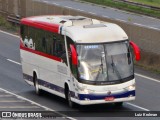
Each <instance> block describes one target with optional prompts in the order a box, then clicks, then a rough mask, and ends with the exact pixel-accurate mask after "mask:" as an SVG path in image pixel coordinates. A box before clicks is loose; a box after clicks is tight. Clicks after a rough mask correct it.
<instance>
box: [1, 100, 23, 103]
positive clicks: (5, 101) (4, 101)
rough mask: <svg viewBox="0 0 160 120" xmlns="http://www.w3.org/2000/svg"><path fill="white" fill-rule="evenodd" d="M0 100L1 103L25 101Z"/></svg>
mask: <svg viewBox="0 0 160 120" xmlns="http://www.w3.org/2000/svg"><path fill="white" fill-rule="evenodd" d="M0 102H3V103H12V102H13V103H16V102H17V103H18V102H25V101H22V100H0Z"/></svg>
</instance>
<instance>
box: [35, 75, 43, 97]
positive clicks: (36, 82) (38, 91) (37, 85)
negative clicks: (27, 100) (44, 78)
mask: <svg viewBox="0 0 160 120" xmlns="http://www.w3.org/2000/svg"><path fill="white" fill-rule="evenodd" d="M34 86H35V91H36V94H37V95H41V90H40V89H39V84H38V79H37V75H34Z"/></svg>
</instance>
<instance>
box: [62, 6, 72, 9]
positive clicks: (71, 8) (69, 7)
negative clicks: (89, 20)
mask: <svg viewBox="0 0 160 120" xmlns="http://www.w3.org/2000/svg"><path fill="white" fill-rule="evenodd" d="M64 7H66V8H69V9H73V8H72V7H69V6H64Z"/></svg>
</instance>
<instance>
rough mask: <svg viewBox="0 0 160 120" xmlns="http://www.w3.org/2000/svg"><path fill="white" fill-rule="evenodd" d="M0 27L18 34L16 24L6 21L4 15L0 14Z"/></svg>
mask: <svg viewBox="0 0 160 120" xmlns="http://www.w3.org/2000/svg"><path fill="white" fill-rule="evenodd" d="M0 29H2V30H5V31H8V32H12V33H14V34H18V31H19V27H18V26H17V25H14V24H11V23H10V22H8V21H7V20H6V19H5V17H3V16H1V15H0Z"/></svg>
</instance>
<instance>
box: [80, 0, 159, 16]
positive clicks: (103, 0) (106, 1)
mask: <svg viewBox="0 0 160 120" xmlns="http://www.w3.org/2000/svg"><path fill="white" fill-rule="evenodd" d="M82 1H86V2H90V3H95V4H99V5H103V6H109V7H114V8H118V9H122V10H127V11H130V12H135V13H140V14H144V15H148V16H152V17H157V18H160V11H158V10H152V9H149V8H144V7H140V6H135V5H130V4H127V3H123V2H118V0H117V1H114V0H82ZM130 1H133V2H139V3H144V4H147V5H156V6H157V5H159V6H160V0H130Z"/></svg>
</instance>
